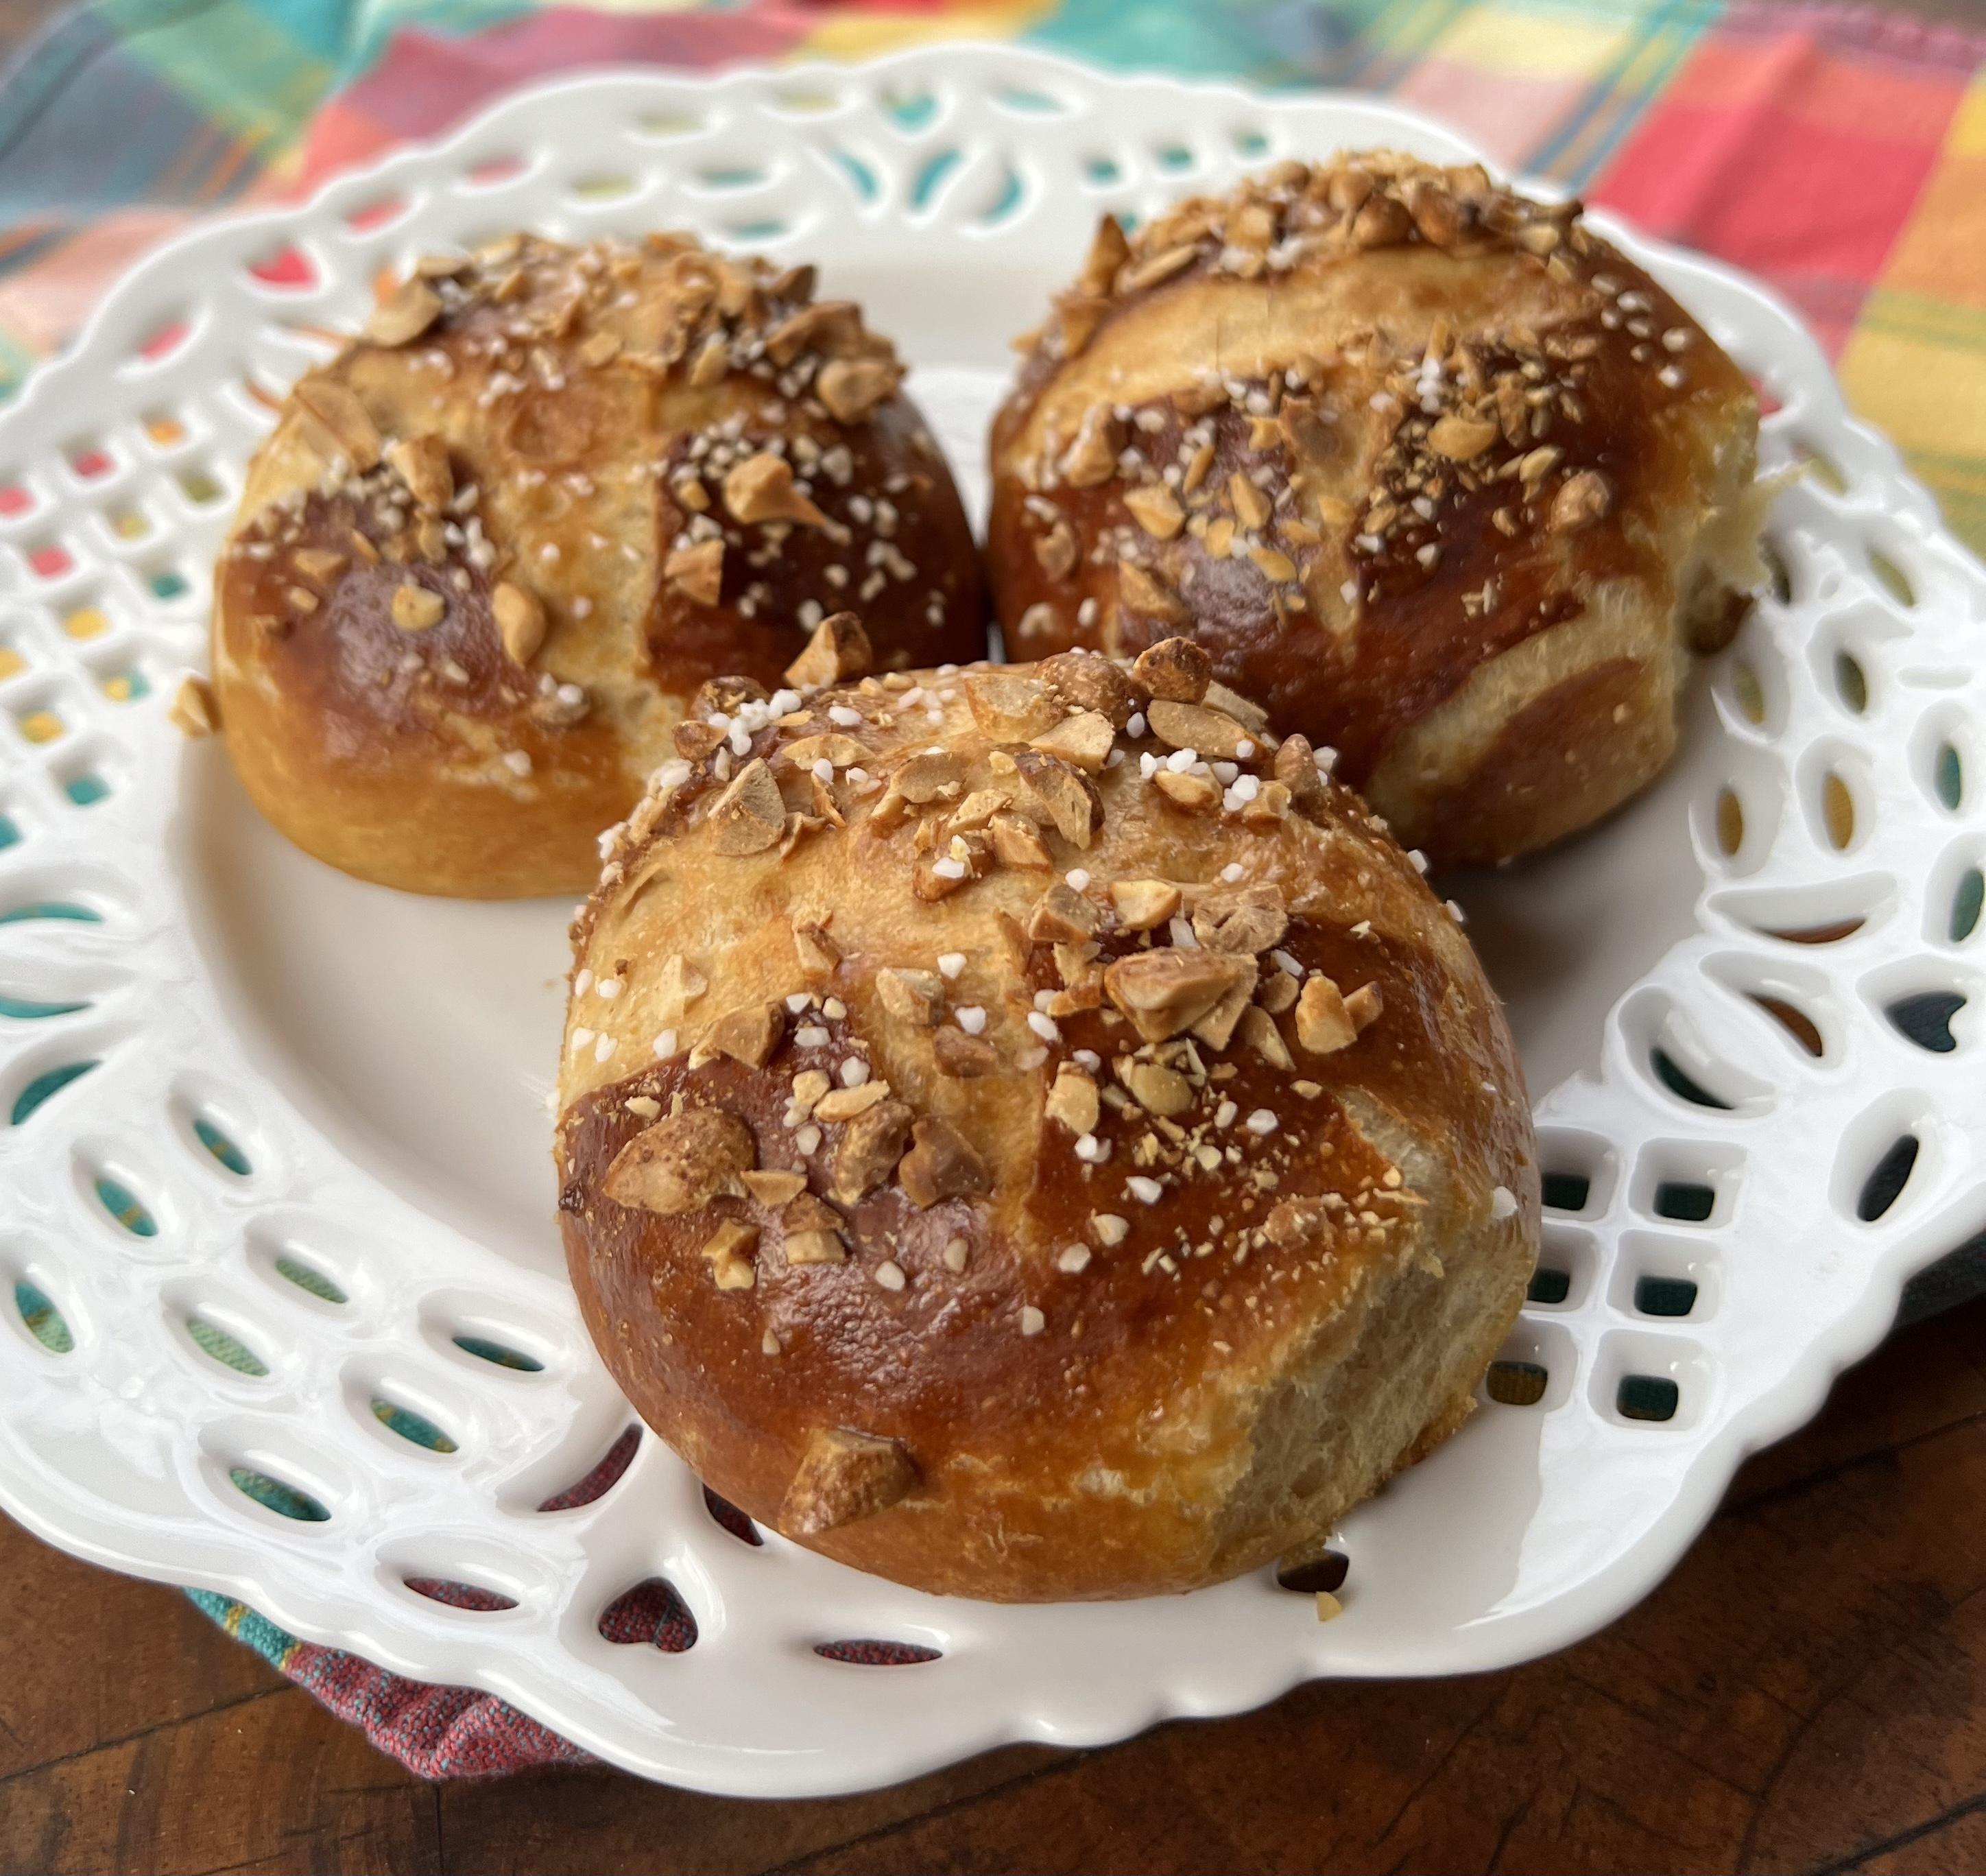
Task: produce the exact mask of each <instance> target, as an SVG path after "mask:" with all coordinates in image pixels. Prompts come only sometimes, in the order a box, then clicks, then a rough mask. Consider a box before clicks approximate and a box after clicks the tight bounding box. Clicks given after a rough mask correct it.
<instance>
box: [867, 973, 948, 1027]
mask: <svg viewBox="0 0 1986 1876" xmlns="http://www.w3.org/2000/svg"><path fill="white" fill-rule="evenodd" d="M876 994H877V996H878V998H880V999H881V1002H882V1005H883V1007H884V1009H886V1010H887V1011H888V1012H890V1015H892V1016H894V1017H895V1018H896V1019H897V1021H898V1022H908V1023H914V1024H915V1025H916V1026H917V1027H918V1028H920V1029H929V1028H931V1026H932V1025H933V1024H934V1023H935V1022H937V1019H938V1014H939V1012H940V1011H941V1010H942V1009H943V1008H944V982H943V980H942V979H941V978H940V977H939V976H938V974H937V972H935V971H907V970H897V969H894V968H885V969H883V970H880V971H878V972H877V973H876Z"/></svg>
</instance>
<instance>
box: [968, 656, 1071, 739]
mask: <svg viewBox="0 0 1986 1876" xmlns="http://www.w3.org/2000/svg"><path fill="white" fill-rule="evenodd" d="M964 689H965V701H966V703H967V705H968V707H969V708H970V709H971V712H972V720H973V722H974V723H975V724H976V725H978V727H979V729H981V730H982V731H983V732H984V733H985V734H986V735H988V736H992V737H995V738H997V739H1001V740H1003V741H1008V742H1016V743H1024V742H1025V741H1026V740H1027V739H1028V738H1029V737H1030V736H1038V735H1040V734H1041V733H1042V731H1043V730H1044V729H1049V728H1051V727H1052V726H1053V725H1055V723H1056V722H1059V721H1060V719H1061V717H1062V711H1061V710H1060V709H1059V708H1058V707H1057V706H1056V703H1055V699H1053V698H1052V697H1051V696H1049V693H1048V692H1047V691H1046V689H1044V688H1043V687H1042V685H1039V684H1038V683H1036V682H1035V680H1034V679H1032V678H1028V677H1019V676H1017V675H1015V673H1014V672H1011V671H974V672H971V673H970V674H969V675H968V676H967V677H966V679H965V680H964Z"/></svg>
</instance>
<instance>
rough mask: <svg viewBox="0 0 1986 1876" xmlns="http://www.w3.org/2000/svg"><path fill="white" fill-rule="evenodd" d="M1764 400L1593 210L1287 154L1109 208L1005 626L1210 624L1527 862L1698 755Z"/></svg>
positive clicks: (1342, 760) (1047, 636)
mask: <svg viewBox="0 0 1986 1876" xmlns="http://www.w3.org/2000/svg"><path fill="white" fill-rule="evenodd" d="M1758 415H1759V413H1758V403H1757V399H1755V396H1753V393H1752V389H1751V386H1750V385H1749V382H1747V380H1746V379H1745V376H1744V374H1743V373H1742V372H1741V371H1739V369H1738V368H1737V366H1736V365H1734V364H1733V363H1732V362H1731V360H1730V359H1728V358H1727V357H1726V356H1725V355H1724V353H1723V352H1722V351H1720V350H1719V349H1718V347H1717V345H1715V343H1714V342H1712V340H1711V339H1710V338H1708V336H1707V335H1705V332H1704V331H1703V329H1702V327H1700V326H1699V325H1698V324H1697V323H1696V322H1695V320H1693V319H1692V318H1690V316H1689V315H1688V314H1687V313H1686V312H1684V311H1683V309H1682V308H1681V307H1680V306H1679V305H1677V304H1676V302H1675V300H1674V299H1672V298H1671V297H1670V296H1669V295H1668V293H1667V292H1665V291H1664V290H1663V289H1662V288H1661V287H1660V286H1659V285H1657V284H1656V283H1655V281H1654V280H1652V279H1651V278H1650V277H1649V276H1648V274H1646V273H1644V271H1642V270H1641V268H1638V267H1637V266H1636V265H1634V263H1633V262H1631V261H1628V260H1627V259H1625V258H1624V257H1623V256H1622V255H1621V254H1619V253H1617V251H1615V250H1614V249H1613V248H1611V247H1610V246H1609V245H1608V244H1607V243H1606V242H1605V241H1602V240H1601V239H1600V238H1599V237H1597V235H1595V234H1593V233H1592V231H1590V229H1589V228H1587V226H1586V225H1585V224H1584V222H1583V221H1582V220H1581V219H1580V211H1579V205H1578V204H1577V203H1567V204H1562V205H1557V206H1546V205H1543V204H1538V203H1534V202H1531V201H1529V200H1526V199H1525V198H1523V197H1521V196H1518V195H1516V194H1512V193H1511V192H1510V191H1509V190H1506V189H1503V188H1501V187H1498V186H1496V185H1495V184H1492V183H1491V182H1490V180H1489V177H1487V176H1486V174H1485V173H1483V171H1482V170H1479V169H1476V168H1467V169H1439V168H1435V167H1430V166H1429V165H1428V164H1426V163H1421V162H1419V161H1418V160H1415V159H1413V158H1411V157H1402V156H1398V155H1394V154H1392V153H1387V152H1383V151H1382V152H1375V153H1368V154H1365V155H1362V156H1358V157H1340V158H1338V159H1337V160H1335V161H1334V162H1332V163H1328V164H1325V165H1323V166H1321V167H1315V168H1311V167H1306V166H1304V164H1302V163H1284V164H1282V165H1281V166H1279V167H1277V168H1276V169H1274V170H1271V171H1270V172H1269V173H1267V174H1266V175H1265V176H1264V177H1261V179H1260V180H1255V181H1252V182H1248V183H1245V184H1243V185H1241V186H1240V187H1239V188H1238V189H1237V190H1235V192H1234V194H1232V195H1230V196H1229V197H1226V198H1224V199H1221V200H1192V201H1188V202H1186V203H1183V204H1181V205H1180V207H1177V208H1176V209H1175V210H1173V211H1172V212H1171V213H1170V214H1166V215H1165V216H1163V217H1161V218H1160V219H1159V220H1157V221H1154V222H1152V223H1150V224H1148V225H1146V226H1145V227H1141V228H1140V229H1139V231H1137V232H1136V234H1132V235H1129V236H1126V234H1125V233H1124V232H1123V230H1122V229H1121V228H1119V226H1118V224H1117V223H1116V221H1113V220H1111V219H1109V218H1107V217H1106V220H1105V221H1104V222H1103V224H1102V227H1101V228H1100V229H1099V232H1098V234H1097V237H1096V243H1095V245H1094V247H1093V248H1092V250H1091V252H1090V254H1089V259H1088V261H1087V262H1086V264H1085V265H1084V268H1083V271H1082V276H1081V278H1079V280H1078V281H1077V282H1076V284H1075V285H1074V286H1073V287H1072V288H1071V289H1070V290H1069V291H1068V292H1066V293H1065V294H1064V295H1062V297H1061V298H1059V300H1058V301H1056V304H1055V312H1054V315H1053V316H1052V318H1050V319H1049V322H1048V324H1047V325H1045V327H1044V328H1042V331H1041V332H1040V333H1039V334H1038V335H1036V336H1035V339H1034V342H1033V343H1032V349H1030V350H1029V351H1028V354H1027V355H1026V357H1025V360H1024V362H1023V363H1022V366H1021V369H1020V373H1019V377H1018V382H1017V384H1016V386H1015V389H1014V391H1013V392H1012V395H1011V396H1009V397H1008V400H1007V402H1006V403H1005V406H1004V407H1003V408H1002V409H1001V412H1000V414H999V416H998V420H997V422H996V423H995V428H994V432H993V440H992V470H993V478H994V483H993V486H994V495H993V510H992V520H991V527H990V530H989V534H988V550H989V551H988V564H989V567H990V569H991V578H992V583H993V588H994V591H995V597H996V600H997V603H998V614H999V617H1000V620H1001V625H1002V626H1003V627H1004V628H1005V632H1006V634H1007V640H1008V645H1009V648H1011V649H1012V652H1013V653H1014V655H1015V656H1017V657H1028V656H1039V655H1042V653H1043V652H1051V651H1055V650H1058V649H1060V648H1065V647H1067V646H1070V645H1092V646H1097V647H1101V648H1103V649H1105V650H1106V651H1109V652H1123V653H1134V652H1137V651H1139V649H1141V648H1143V647H1144V646H1145V645H1149V644H1151V643H1152V642H1154V641H1155V640H1157V639H1160V638H1164V637H1166V635H1168V634H1172V633H1181V632H1183V633H1188V634H1190V635H1191V636H1192V637H1193V639H1194V641H1195V642H1197V644H1199V645H1201V646H1202V647H1203V648H1204V649H1205V650H1206V651H1207V653H1208V655H1210V657H1211V658H1212V659H1213V667H1214V669H1215V671H1216V672H1217V674H1218V675H1219V676H1220V679H1222V681H1223V682H1227V683H1229V684H1231V685H1234V686H1235V687H1236V688H1237V689H1241V690H1244V691H1245V692H1247V694H1248V695H1249V696H1252V697H1254V698H1256V699H1258V700H1259V701H1260V702H1261V703H1262V704H1263V705H1264V706H1265V707H1266V708H1267V710H1268V712H1269V715H1270V719H1271V722H1272V723H1274V726H1276V727H1277V729H1281V730H1285V731H1289V730H1294V731H1299V732H1301V733H1303V734H1304V735H1305V736H1308V737H1310V738H1311V740H1312V741H1313V742H1314V743H1316V744H1317V745H1318V746H1319V747H1321V748H1329V749H1335V750H1336V751H1337V753H1338V763H1339V766H1338V773H1339V774H1340V775H1341V776H1343V777H1344V778H1345V780H1348V781H1349V782H1350V783H1352V784H1353V785H1354V786H1356V787H1357V788H1358V789H1359V790H1362V792H1363V793H1364V794H1365V797H1366V798H1367V799H1368V800H1369V801H1371V802H1372V804H1373V806H1374V807H1375V808H1377V809H1378V811H1379V813H1381V814H1382V815H1383V816H1384V817H1385V819H1386V820H1387V821H1388V822H1389V824H1390V825H1391V826H1392V828H1393V830H1395V832H1396V833H1397V834H1399V836H1400V837H1401V838H1402V840H1404V841H1405V843H1406V844H1408V845H1409V846H1410V847H1422V848H1425V849H1426V850H1427V852H1428V853H1429V854H1431V855H1432V856H1434V857H1436V859H1437V860H1439V861H1449V862H1456V863H1482V862H1489V861H1501V860H1506V859H1509V858H1510V857H1513V855H1516V854H1522V853H1525V852H1527V851H1529V850H1531V849H1533V848H1535V847H1541V846H1543V845H1545V844H1547V843H1548V842H1550V841H1553V840H1557V839H1559V838H1560V837H1563V836H1564V835H1566V834H1570V833H1571V832H1573V831H1574V830H1575V829H1577V828H1580V827H1585V826H1587V824H1588V823H1590V822H1592V821H1594V820H1597V819H1598V818H1599V817H1601V816H1602V815H1604V814H1605V813H1607V812H1608V811H1609V810H1611V809H1613V808H1614V807H1617V806H1618V805H1619V804H1620V803H1621V802H1622V801H1624V800H1626V799H1627V798H1628V797H1629V796H1630V795H1631V794H1633V793H1634V792H1635V790H1638V789H1639V788H1641V786H1643V785H1644V784H1645V783H1647V782H1648V780H1650V779H1651V777H1653V776H1654V775H1655V774H1656V773H1658V771H1659V770H1661V767H1662V766H1663V765H1664V763H1666V762H1667V761H1668V759H1669V756H1670V754H1671V752H1672V750H1673V749H1674V748H1675V737H1676V708H1677V701H1678V692H1680V690H1681V685H1682V683H1683V681H1684V679H1685V676H1686V675H1687V672H1688V667H1689V665H1690V662H1691V658H1690V655H1691V653H1692V652H1703V651H1707V650H1711V649H1715V648H1719V647H1721V646H1722V645H1724V644H1725V642H1728V638H1730V635H1731V634H1732V632H1734V631H1735V629H1736V626H1737V623H1738V621H1739V617H1740V616H1741V615H1742V611H1743V608H1744V606H1745V596H1746V594H1747V593H1748V592H1749V589H1750V588H1751V587H1752V585H1753V584H1755V582H1756V581H1758V580H1759V578H1761V577H1762V571H1763V569H1762V566H1761V564H1760V563H1759V557H1758V551H1757V546H1756V541H1757V536H1758V530H1759V523H1760V520H1761V517H1762V508H1763V504H1764V500H1765V498H1766V490H1765V487H1764V485H1762V484H1759V483H1755V480H1754V447H1755V442H1756V440H1757V433H1758Z"/></svg>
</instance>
